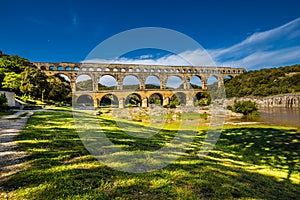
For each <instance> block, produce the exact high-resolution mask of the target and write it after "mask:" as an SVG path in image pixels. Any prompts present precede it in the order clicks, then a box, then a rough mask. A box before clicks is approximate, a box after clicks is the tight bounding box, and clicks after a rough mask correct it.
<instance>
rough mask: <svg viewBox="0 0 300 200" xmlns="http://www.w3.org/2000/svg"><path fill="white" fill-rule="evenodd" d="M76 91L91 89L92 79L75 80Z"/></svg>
mask: <svg viewBox="0 0 300 200" xmlns="http://www.w3.org/2000/svg"><path fill="white" fill-rule="evenodd" d="M76 91H93V81H92V79H89V80H84V81H79V82H77V83H76Z"/></svg>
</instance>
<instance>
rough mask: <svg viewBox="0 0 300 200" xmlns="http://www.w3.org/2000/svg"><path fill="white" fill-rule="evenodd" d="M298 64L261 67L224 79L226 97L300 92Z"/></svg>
mask: <svg viewBox="0 0 300 200" xmlns="http://www.w3.org/2000/svg"><path fill="white" fill-rule="evenodd" d="M299 80H300V65H293V66H286V67H279V68H270V69H261V70H255V71H249V72H245V73H244V74H241V75H239V76H236V77H234V78H232V79H225V81H224V84H225V88H226V93H227V95H226V96H227V97H243V96H269V95H277V94H284V93H295V92H300V81H299Z"/></svg>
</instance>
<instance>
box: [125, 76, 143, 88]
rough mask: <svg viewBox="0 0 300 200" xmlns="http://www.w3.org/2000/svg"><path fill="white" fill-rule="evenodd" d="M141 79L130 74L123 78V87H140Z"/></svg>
mask: <svg viewBox="0 0 300 200" xmlns="http://www.w3.org/2000/svg"><path fill="white" fill-rule="evenodd" d="M140 84H141V82H140V80H139V79H138V77H137V76H135V75H132V74H128V75H126V76H124V78H123V80H122V85H123V89H127V90H128V89H130V90H136V89H139V88H140Z"/></svg>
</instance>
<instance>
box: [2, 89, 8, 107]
mask: <svg viewBox="0 0 300 200" xmlns="http://www.w3.org/2000/svg"><path fill="white" fill-rule="evenodd" d="M7 108H8V107H7V98H6V95H5V93H3V94H0V110H1V111H4V110H7Z"/></svg>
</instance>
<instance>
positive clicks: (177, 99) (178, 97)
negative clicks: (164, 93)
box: [170, 92, 186, 106]
mask: <svg viewBox="0 0 300 200" xmlns="http://www.w3.org/2000/svg"><path fill="white" fill-rule="evenodd" d="M185 104H186V94H184V93H183V92H176V93H175V94H173V95H172V97H171V99H170V105H175V106H179V105H185Z"/></svg>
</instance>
